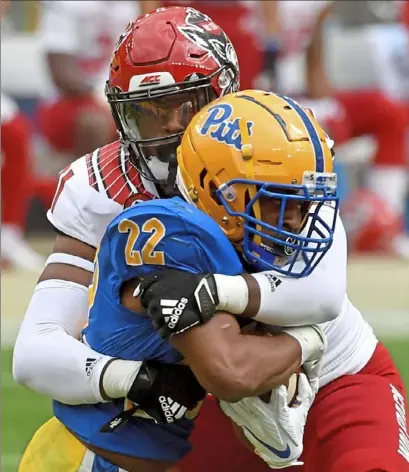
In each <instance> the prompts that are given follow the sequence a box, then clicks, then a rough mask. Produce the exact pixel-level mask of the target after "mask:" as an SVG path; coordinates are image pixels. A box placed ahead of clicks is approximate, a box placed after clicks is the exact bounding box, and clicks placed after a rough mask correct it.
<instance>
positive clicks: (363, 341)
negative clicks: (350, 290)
mask: <svg viewBox="0 0 409 472" xmlns="http://www.w3.org/2000/svg"><path fill="white" fill-rule="evenodd" d="M320 327H321V328H322V329H323V330H324V333H325V335H326V336H327V340H328V348H327V352H326V354H325V356H324V365H323V369H322V374H321V377H320V387H323V386H324V385H326V384H328V383H329V382H332V381H333V380H335V379H337V378H338V377H341V376H342V375H350V374H356V373H357V372H359V371H360V370H361V369H362V368H363V367H364V366H365V365H366V364H367V363H368V361H369V359H370V358H371V357H372V354H373V353H374V351H375V348H376V345H377V343H378V340H377V338H376V336H375V334H374V332H373V330H372V328H371V326H370V325H369V324H368V323H367V322H366V321H365V320H364V318H363V317H362V315H361V313H360V311H359V310H358V309H357V308H356V307H355V306H354V305H353V304H352V303H351V301H350V300H349V298H348V296H347V294H345V299H344V303H343V306H342V311H341V313H340V314H339V316H338V317H337V318H335V320H333V321H329V322H328V323H323V324H321V325H320Z"/></svg>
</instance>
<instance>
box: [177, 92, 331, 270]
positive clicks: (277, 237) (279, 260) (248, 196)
mask: <svg viewBox="0 0 409 472" xmlns="http://www.w3.org/2000/svg"><path fill="white" fill-rule="evenodd" d="M332 144H333V143H332V141H331V140H330V139H329V138H328V136H327V135H326V134H325V132H324V131H323V130H322V128H321V127H320V125H319V124H318V123H317V121H316V120H315V119H314V117H313V115H312V113H311V112H310V111H309V110H305V109H304V108H302V107H301V106H300V105H299V104H298V103H297V102H295V101H294V100H292V99H290V98H288V97H284V96H279V95H276V94H274V93H268V92H263V91H258V90H246V91H242V92H238V93H234V94H231V95H228V96H226V97H223V98H221V99H218V100H216V101H214V102H212V103H211V104H210V105H207V106H206V107H205V108H203V109H202V110H201V111H200V112H199V113H198V114H197V115H196V116H195V117H194V118H193V120H192V121H191V123H190V124H189V126H188V127H187V129H186V131H185V134H184V137H183V139H182V143H181V145H180V147H179V148H178V156H177V158H178V176H177V184H178V187H179V190H180V192H181V193H182V195H183V196H184V198H185V199H186V200H188V201H190V202H191V203H193V204H195V205H196V206H197V207H198V208H199V209H200V210H202V211H203V212H205V213H207V214H208V215H209V216H211V217H212V218H213V219H214V220H215V221H216V222H217V223H218V224H219V225H220V227H221V228H222V229H223V230H224V232H225V233H226V235H227V237H228V238H229V239H230V240H231V241H232V242H233V243H235V244H236V245H238V247H239V248H240V250H242V251H243V254H244V256H245V258H246V260H247V262H249V263H251V264H253V265H255V266H256V268H257V269H258V270H268V269H274V270H277V271H279V272H281V273H283V274H286V275H291V276H296V277H302V276H306V275H308V274H309V273H311V271H312V270H313V268H314V267H315V266H316V264H317V263H318V262H319V260H320V259H321V257H322V256H323V255H324V254H325V252H326V251H327V250H328V249H329V247H330V246H331V244H332V238H333V232H334V228H335V221H336V215H337V212H338V197H337V179H336V174H335V173H334V172H333V152H332V149H331V148H332ZM268 199H270V200H271V201H274V202H275V203H276V204H277V203H279V204H280V207H279V212H278V214H279V216H278V217H277V218H276V221H274V223H272V222H271V221H267V220H268V218H266V217H265V215H263V208H262V205H263V201H266V200H268ZM294 202H295V204H297V205H299V207H300V209H301V210H302V219H301V220H300V224H299V225H298V227H297V228H296V229H294V228H293V230H289V228H288V226H287V225H286V222H285V213H286V207H287V206H289V205H290V204H294ZM328 202H333V203H330V204H329V205H331V208H332V210H333V217H332V220H331V222H328V221H327V220H323V218H322V217H321V216H320V209H321V207H322V205H324V203H327V204H328ZM300 257H302V258H303V259H304V262H305V264H304V265H303V269H302V270H299V271H298V272H297V270H296V269H295V268H294V263H295V261H296V260H299V258H300Z"/></svg>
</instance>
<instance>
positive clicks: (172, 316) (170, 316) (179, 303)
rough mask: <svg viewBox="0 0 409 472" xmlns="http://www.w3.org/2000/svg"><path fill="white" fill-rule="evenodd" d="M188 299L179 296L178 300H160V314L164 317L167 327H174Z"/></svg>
mask: <svg viewBox="0 0 409 472" xmlns="http://www.w3.org/2000/svg"><path fill="white" fill-rule="evenodd" d="M188 301H189V300H188V299H187V298H181V299H180V300H166V299H163V300H161V301H160V306H161V307H162V314H163V315H164V317H165V321H166V323H167V324H168V327H169V329H174V328H175V327H176V325H177V323H178V321H179V318H180V316H181V315H182V313H183V311H184V309H185V308H186V304H187V303H188Z"/></svg>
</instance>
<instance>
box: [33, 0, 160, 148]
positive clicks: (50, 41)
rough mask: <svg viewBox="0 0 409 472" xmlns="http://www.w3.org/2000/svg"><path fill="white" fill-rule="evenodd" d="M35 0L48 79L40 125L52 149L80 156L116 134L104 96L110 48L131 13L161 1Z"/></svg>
mask: <svg viewBox="0 0 409 472" xmlns="http://www.w3.org/2000/svg"><path fill="white" fill-rule="evenodd" d="M39 3H40V6H41V9H40V24H39V38H40V42H41V46H42V48H43V50H44V52H45V59H46V62H47V66H48V72H49V82H50V83H49V86H48V87H47V95H45V96H44V97H43V101H42V103H41V104H40V106H39V109H38V117H37V118H38V120H39V126H40V129H41V132H42V134H43V136H44V137H45V138H46V140H47V142H48V144H49V145H50V146H51V147H52V148H53V149H54V150H56V151H58V152H60V153H64V154H67V155H70V156H75V157H77V156H81V155H83V154H85V153H87V152H90V151H92V150H93V149H95V148H96V147H99V146H103V145H104V144H106V143H107V142H110V141H112V140H114V139H115V136H116V133H115V131H116V130H115V124H114V122H113V121H112V116H111V113H110V111H109V107H108V106H107V103H106V100H105V97H104V96H103V84H104V83H105V80H106V70H107V67H108V65H109V59H110V56H111V54H112V49H113V47H114V46H115V42H116V39H117V38H118V36H119V35H120V34H121V32H122V31H123V30H124V28H125V27H126V25H127V24H128V22H129V19H130V18H136V17H137V16H138V15H140V14H145V13H148V12H150V11H152V10H154V9H155V8H158V7H159V6H160V2H158V1H155V0H144V1H142V2H141V1H137V0H126V1H112V2H105V1H102V0H91V1H86V2H76V1H65V0H64V1H58V0H57V1H55V0H53V1H42V2H39ZM101 99H103V100H101Z"/></svg>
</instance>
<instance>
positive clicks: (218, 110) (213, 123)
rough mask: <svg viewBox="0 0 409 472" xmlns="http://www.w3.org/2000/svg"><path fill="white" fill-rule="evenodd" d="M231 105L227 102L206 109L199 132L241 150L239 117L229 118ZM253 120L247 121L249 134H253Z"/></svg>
mask: <svg viewBox="0 0 409 472" xmlns="http://www.w3.org/2000/svg"><path fill="white" fill-rule="evenodd" d="M232 114H233V107H232V106H231V105H229V104H228V103H221V104H219V105H215V106H213V107H211V108H209V109H208V110H207V115H208V116H207V118H206V120H205V122H204V123H203V125H202V127H201V128H200V129H199V132H200V134H201V135H202V136H206V135H209V136H210V137H211V138H212V139H215V140H216V141H219V143H225V144H227V145H228V146H233V147H234V148H235V149H237V151H240V150H241V134H240V128H239V118H235V119H234V120H231V119H230V118H231V116H232ZM253 126H254V122H253V121H247V129H248V132H249V136H251V135H252V134H253Z"/></svg>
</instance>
